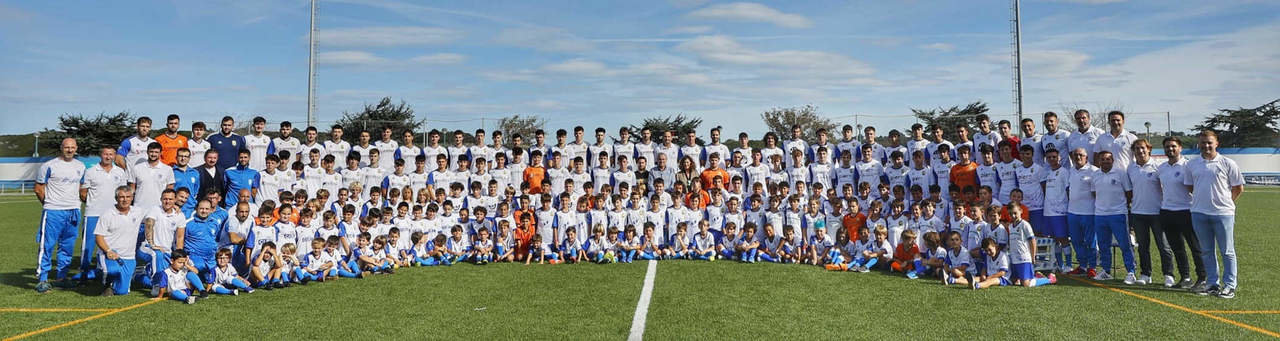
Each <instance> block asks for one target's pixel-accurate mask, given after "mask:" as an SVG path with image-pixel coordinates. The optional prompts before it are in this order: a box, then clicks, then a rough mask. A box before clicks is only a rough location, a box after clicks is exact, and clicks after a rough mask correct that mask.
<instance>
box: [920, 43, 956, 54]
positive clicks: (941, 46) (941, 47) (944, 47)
mask: <svg viewBox="0 0 1280 341" xmlns="http://www.w3.org/2000/svg"><path fill="white" fill-rule="evenodd" d="M920 48H922V49H925V50H934V51H940V52H951V51H955V50H956V46H955V45H951V44H947V43H933V44H924V45H920Z"/></svg>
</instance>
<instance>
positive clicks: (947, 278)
mask: <svg viewBox="0 0 1280 341" xmlns="http://www.w3.org/2000/svg"><path fill="white" fill-rule="evenodd" d="M954 282H955V281H954V280H952V279H951V273H948V272H946V271H943V272H942V285H951V283H954Z"/></svg>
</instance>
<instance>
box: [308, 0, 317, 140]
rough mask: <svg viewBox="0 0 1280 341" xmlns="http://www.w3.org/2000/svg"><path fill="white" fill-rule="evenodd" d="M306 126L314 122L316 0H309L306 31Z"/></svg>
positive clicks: (310, 125) (312, 124) (313, 124)
mask: <svg viewBox="0 0 1280 341" xmlns="http://www.w3.org/2000/svg"><path fill="white" fill-rule="evenodd" d="M307 39H308V43H307V126H308V127H313V126H315V124H316V102H315V100H316V93H315V92H316V0H311V29H310V30H308V31H307Z"/></svg>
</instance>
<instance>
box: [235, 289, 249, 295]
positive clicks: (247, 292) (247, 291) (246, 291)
mask: <svg viewBox="0 0 1280 341" xmlns="http://www.w3.org/2000/svg"><path fill="white" fill-rule="evenodd" d="M236 290H239V289H236ZM244 293H246V294H252V293H253V288H249V290H245V291H244ZM237 295H239V294H237Z"/></svg>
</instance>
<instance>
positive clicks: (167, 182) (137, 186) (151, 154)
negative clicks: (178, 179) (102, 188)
mask: <svg viewBox="0 0 1280 341" xmlns="http://www.w3.org/2000/svg"><path fill="white" fill-rule="evenodd" d="M146 150H147V162H145V163H139V164H135V165H133V167H130V168H129V186H130V188H131V189H132V190H133V193H134V201H133V206H137V207H139V208H141V209H142V210H150V209H151V208H152V207H156V206H160V192H163V191H164V190H166V189H171V188H173V183H174V179H173V167H171V166H169V165H166V164H163V163H160V150H161V147H160V144H159V143H156V142H152V143H151V145H149V146H147V149H146Z"/></svg>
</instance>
